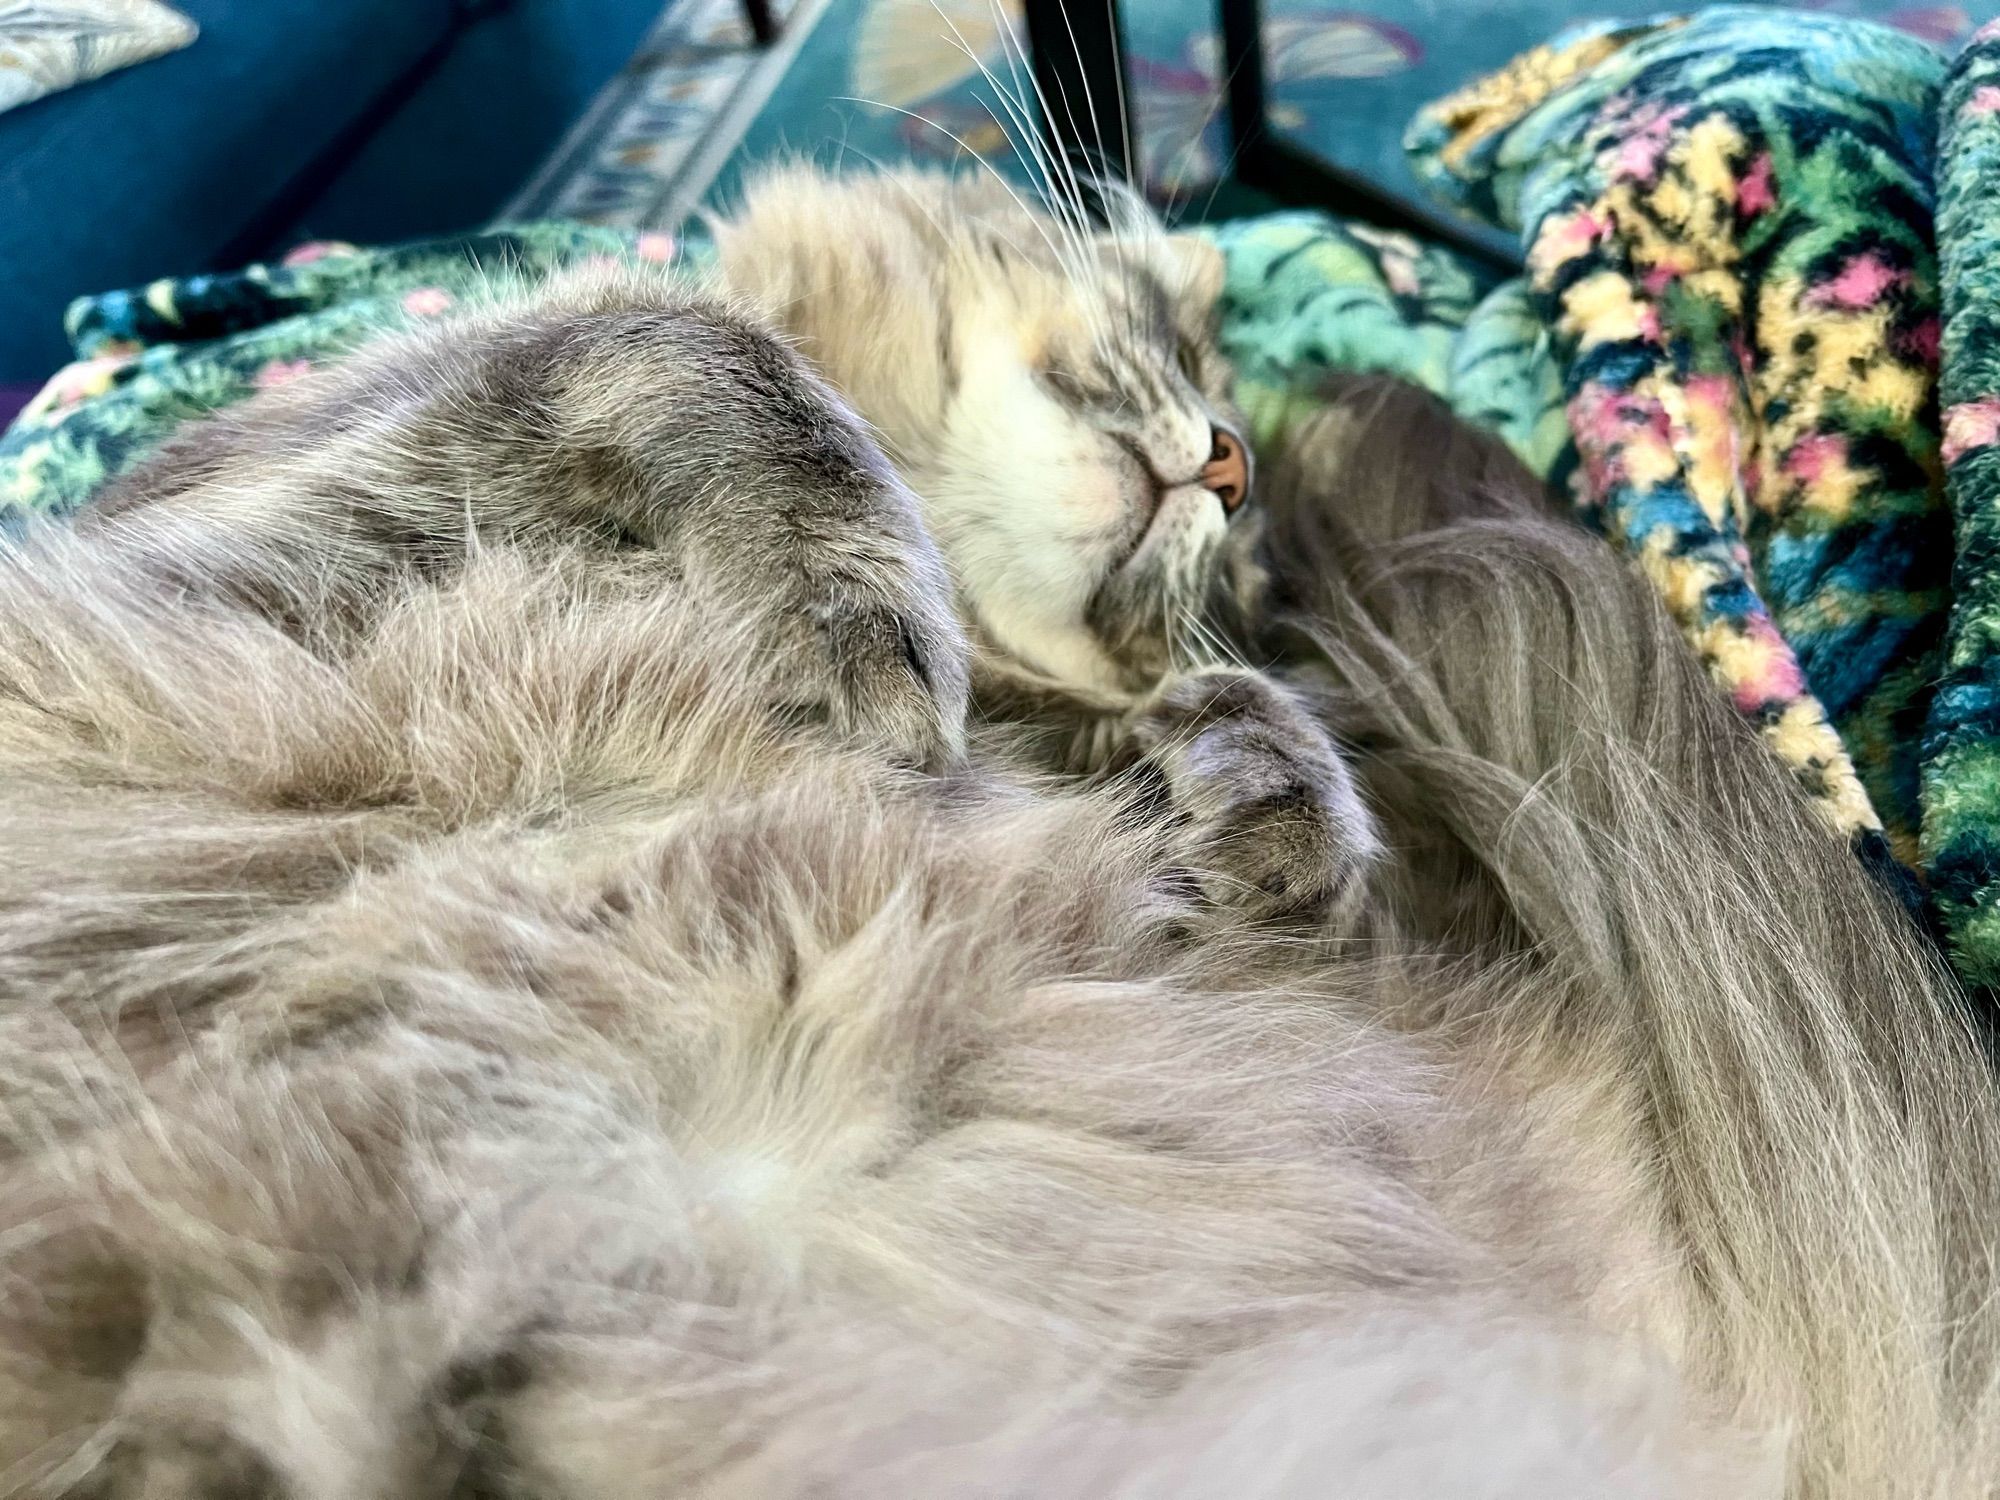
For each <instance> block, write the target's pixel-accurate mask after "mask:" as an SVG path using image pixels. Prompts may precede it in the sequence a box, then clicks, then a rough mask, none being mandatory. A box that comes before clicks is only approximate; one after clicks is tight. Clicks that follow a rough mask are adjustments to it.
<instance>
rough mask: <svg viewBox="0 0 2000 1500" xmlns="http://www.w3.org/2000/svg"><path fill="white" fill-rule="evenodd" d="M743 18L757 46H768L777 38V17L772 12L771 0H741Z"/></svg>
mask: <svg viewBox="0 0 2000 1500" xmlns="http://www.w3.org/2000/svg"><path fill="white" fill-rule="evenodd" d="M743 19H744V20H745V21H747V22H748V23H749V25H750V36H751V39H752V40H753V41H755V42H756V43H757V45H758V46H760V47H768V46H770V45H771V43H773V42H775V41H776V40H777V39H778V18H777V16H776V15H774V14H773V13H772V10H771V0H743Z"/></svg>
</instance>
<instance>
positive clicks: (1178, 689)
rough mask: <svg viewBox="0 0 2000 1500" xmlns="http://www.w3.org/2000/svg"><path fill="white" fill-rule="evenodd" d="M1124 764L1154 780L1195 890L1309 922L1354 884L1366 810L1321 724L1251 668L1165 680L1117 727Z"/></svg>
mask: <svg viewBox="0 0 2000 1500" xmlns="http://www.w3.org/2000/svg"><path fill="white" fill-rule="evenodd" d="M1122 729H1123V733H1124V740H1125V746H1124V756H1123V757H1122V758H1123V759H1124V760H1126V761H1127V762H1128V763H1132V764H1134V765H1135V766H1136V767H1137V768H1143V770H1146V771H1150V772H1151V773H1152V774H1153V775H1155V776H1156V777H1157V778H1158V782H1159V785H1160V786H1161V787H1162V788H1163V791H1164V797H1165V806H1164V811H1165V812H1166V814H1167V815H1168V816H1169V817H1171V818H1172V819H1173V820H1174V822H1175V825H1176V827H1177V829H1178V837H1179V838H1180V840H1181V841H1182V850H1183V853H1184V855H1185V858H1186V860H1187V863H1188V866H1189V868H1190V869H1191V870H1192V871H1193V873H1194V874H1195V876H1196V878H1197V879H1198V880H1199V882H1200V884H1201V888H1202V893H1203V895H1204V896H1205V897H1206V898H1207V899H1208V900H1209V901H1211V902H1213V903H1214V904H1216V905H1218V906H1222V907H1226V908H1229V909H1231V910H1234V911H1237V912H1240V913H1242V914H1243V915H1246V916H1249V917H1251V918H1253V919H1278V920H1284V919H1295V920H1315V919H1319V918H1323V917H1325V916H1326V915H1328V914H1329V913H1330V912H1332V911H1334V910H1335V909H1336V908H1337V907H1338V906H1339V905H1340V904H1341V903H1342V902H1343V900H1344V899H1345V898H1347V897H1349V896H1351V895H1352V894H1353V893H1354V892H1355V891H1356V890H1357V889H1358V888H1359V886H1360V883H1361V881H1362V879H1363V877H1364V876H1365V874H1366V871H1367V869H1368V866H1369V865H1370V863H1371V862H1372V861H1373V860H1374V858H1375V856H1376V855H1377V853H1378V852H1379V850H1380V840H1379V836H1378V834H1377V831H1376V825H1375V820H1374V817H1373V816H1372V815H1371V814H1370V813H1369V811H1368V809H1367V807H1366V806H1365V805H1364V804H1363V802H1362V800H1361V797H1360V795H1359V793H1358V792H1357V791H1356V789H1355V783H1354V778H1353V776H1352V774H1351V773H1350V772H1349V770H1348V767H1347V763H1346V761H1345V759H1343V757H1342V755H1341V753H1340V751H1339V749H1338V748H1337V747H1336V746H1335V745H1334V743H1333V741H1332V739H1331V738H1330V737H1329V736H1328V734H1327V732H1326V730H1325V729H1324V728H1323V727H1322V726H1321V725H1320V724H1319V722H1318V721H1317V720H1316V719H1315V718H1314V717H1313V716H1312V714H1311V713H1309V712H1308V711H1307V709H1306V707H1305V705H1304V704H1302V703H1301V702H1300V701H1299V700H1298V699H1297V698H1296V697H1295V696H1294V695H1293V694H1292V693H1291V692H1290V691H1289V690H1287V689H1286V688H1285V687H1283V686H1282V685H1280V684H1279V683H1278V682H1276V681H1274V680H1273V679H1271V678H1270V677H1267V676H1265V675H1263V674H1262V673H1259V672H1254V671H1249V670H1246V669H1242V668H1232V667H1217V668H1211V669H1209V670H1206V671H1201V672H1193V673H1188V674H1186V675H1183V676H1180V677H1177V678H1174V679H1172V680H1170V681H1169V682H1167V683H1166V684H1164V685H1163V686H1162V687H1161V688H1160V689H1159V690H1158V691H1157V692H1155V693H1154V694H1153V696H1152V697H1151V698H1150V699H1148V700H1147V701H1146V702H1145V703H1144V704H1142V705H1141V706H1140V707H1139V708H1138V709H1137V710H1135V711H1134V712H1133V713H1132V714H1131V715H1129V716H1128V717H1127V719H1126V721H1125V723H1124V725H1123V726H1122Z"/></svg>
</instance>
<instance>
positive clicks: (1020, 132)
mask: <svg viewBox="0 0 2000 1500" xmlns="http://www.w3.org/2000/svg"><path fill="white" fill-rule="evenodd" d="M931 8H932V9H933V10H935V11H937V14H938V19H939V20H941V21H942V22H943V23H944V25H945V27H946V28H947V29H948V30H949V31H950V32H951V34H952V44H953V45H954V46H955V47H956V48H957V49H958V51H959V52H961V53H962V54H964V56H965V59H966V61H968V62H969V63H971V64H972V66H973V67H974V68H975V69H977V70H978V72H979V75H980V76H981V78H983V79H984V80H985V81H986V83H987V85H988V87H990V88H991V89H992V90H993V93H994V96H995V99H996V101H997V102H998V104H999V105H1000V108H1001V110H1002V111H1004V112H1005V114H1006V116H1007V118H1006V120H1002V119H1001V118H1000V116H999V115H997V114H994V112H993V109H992V106H991V105H990V104H988V103H987V102H986V101H985V100H981V101H980V102H981V105H982V107H984V108H985V109H986V112H987V114H988V116H989V117H990V118H991V119H992V120H993V123H994V124H995V125H996V126H998V127H999V130H1000V132H1001V134H1002V135H1003V136H1005V137H1006V138H1007V141H1008V144H1009V145H1010V146H1011V147H1012V149H1013V151H1014V154H1015V156H1016V157H1017V158H1019V159H1020V160H1021V161H1022V164H1023V165H1024V166H1025V167H1027V168H1029V169H1030V172H1031V176H1032V177H1033V179H1034V181H1035V182H1036V184H1037V187H1038V193H1037V196H1038V197H1039V198H1040V199H1041V201H1042V203H1043V205H1044V207H1045V208H1047V210H1048V217H1049V218H1050V219H1052V220H1053V221H1054V223H1055V225H1056V232H1057V234H1058V235H1059V236H1060V237H1061V239H1062V241H1063V243H1064V245H1066V246H1068V247H1069V249H1070V251H1071V253H1070V254H1069V255H1064V254H1062V253H1061V252H1060V251H1058V252H1056V260H1057V265H1058V266H1059V267H1060V268H1061V269H1062V271H1063V273H1064V274H1065V276H1067V278H1068V279H1069V281H1070V284H1071V286H1072V287H1073V288H1075V290H1076V291H1077V292H1078V293H1079V301H1080V302H1081V303H1082V304H1083V305H1084V306H1085V307H1086V309H1087V310H1088V311H1089V312H1090V313H1091V314H1093V315H1094V314H1095V313H1096V312H1097V311H1098V309H1097V308H1096V307H1095V306H1094V305H1093V299H1092V298H1090V297H1089V296H1088V295H1087V294H1088V293H1089V291H1090V289H1091V287H1092V284H1093V278H1092V277H1091V275H1090V260H1089V246H1088V242H1087V240H1086V239H1085V237H1084V235H1083V233H1082V230H1081V227H1080V225H1079V224H1078V223H1076V222H1073V220H1072V214H1071V212H1070V206H1069V204H1068V203H1067V202H1066V201H1065V197H1064V194H1063V193H1062V191H1061V190H1060V186H1059V183H1058V180H1057V173H1056V166H1055V163H1054V162H1053V160H1052V158H1051V156H1050V153H1049V148H1048V147H1047V145H1046V144H1045V143H1044V142H1043V141H1042V139H1041V135H1040V132H1039V131H1038V130H1037V129H1036V126H1035V122H1034V120H1033V118H1032V116H1031V114H1030V111H1029V110H1028V108H1027V106H1026V103H1025V102H1024V101H1023V100H1022V99H1021V97H1020V95H1019V74H1018V72H1017V71H1016V69H1015V65H1014V54H1013V52H1012V50H1011V48H1010V47H1008V42H1007V39H1008V38H1009V37H1011V35H1012V30H1011V26H1010V24H1009V20H1008V18H1007V17H1006V16H1005V15H1004V14H1001V13H999V12H998V11H997V10H996V12H995V19H996V23H997V27H998V30H999V32H1000V35H1001V38H1002V47H1003V49H1005V50H1006V51H1007V58H1008V73H1009V76H1010V78H1011V79H1013V80H1014V87H1013V88H1010V87H1009V86H1008V85H1007V84H1006V83H1003V82H1001V80H1000V79H999V77H998V76H997V75H996V74H995V73H994V72H993V70H992V69H991V68H989V67H988V66H987V65H986V61H985V59H984V58H982V57H981V56H980V55H979V53H978V51H977V50H976V49H974V48H973V46H972V45H971V43H970V42H968V41H967V40H966V38H965V35H964V33H963V32H961V31H960V30H959V28H958V25H957V23H956V22H954V21H953V20H952V19H951V17H950V16H949V15H947V14H945V12H944V10H943V9H942V8H941V6H939V4H938V0H931ZM1010 122H1011V127H1012V128H1011V129H1010V128H1009V127H1010ZM1051 248H1052V249H1053V246H1052V247H1051ZM1093 332H1094V335H1095V336H1097V337H1099V338H1100V339H1101V337H1102V334H1101V331H1099V330H1093Z"/></svg>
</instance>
